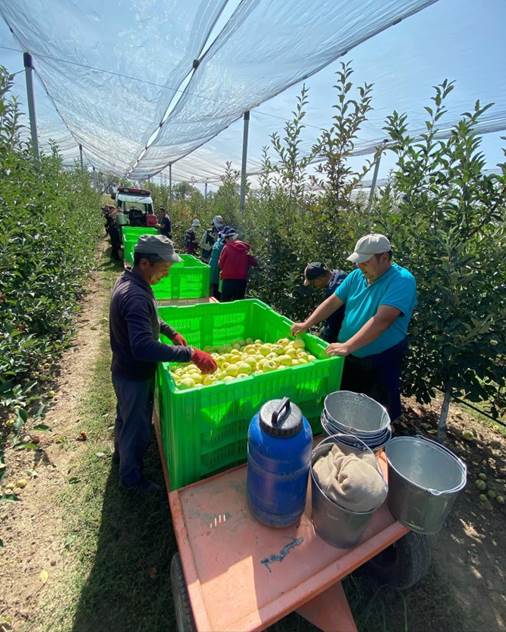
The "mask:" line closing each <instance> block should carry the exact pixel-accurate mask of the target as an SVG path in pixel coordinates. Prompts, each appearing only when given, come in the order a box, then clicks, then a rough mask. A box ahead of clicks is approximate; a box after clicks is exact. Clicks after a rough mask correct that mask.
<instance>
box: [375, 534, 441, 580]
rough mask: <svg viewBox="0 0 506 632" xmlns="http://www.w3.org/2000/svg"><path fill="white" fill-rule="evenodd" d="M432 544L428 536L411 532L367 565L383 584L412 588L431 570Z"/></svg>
mask: <svg viewBox="0 0 506 632" xmlns="http://www.w3.org/2000/svg"><path fill="white" fill-rule="evenodd" d="M430 560H431V553H430V544H429V540H428V538H427V537H426V536H424V535H421V534H419V533H414V532H413V531H411V532H410V533H408V534H407V535H405V536H404V537H403V538H401V539H400V540H398V541H397V542H395V543H394V544H392V545H391V546H389V547H388V548H386V549H385V550H384V551H382V552H381V553H380V554H379V555H376V557H373V558H372V560H370V561H369V562H367V564H365V566H364V569H365V570H367V571H369V572H370V573H372V574H373V575H374V576H375V577H376V578H377V579H378V580H379V581H380V582H381V583H382V584H388V585H389V586H393V587H394V588H401V589H406V588H411V586H414V585H415V584H416V583H417V582H419V581H420V580H421V579H422V577H424V576H425V574H426V573H427V571H428V570H429V566H430Z"/></svg>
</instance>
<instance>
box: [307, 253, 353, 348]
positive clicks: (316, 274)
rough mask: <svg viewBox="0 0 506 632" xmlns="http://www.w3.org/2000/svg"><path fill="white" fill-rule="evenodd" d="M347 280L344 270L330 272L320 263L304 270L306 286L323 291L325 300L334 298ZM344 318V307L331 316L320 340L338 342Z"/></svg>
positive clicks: (324, 326) (323, 328) (321, 333)
mask: <svg viewBox="0 0 506 632" xmlns="http://www.w3.org/2000/svg"><path fill="white" fill-rule="evenodd" d="M345 278H346V272H343V271H342V270H329V269H328V268H327V267H326V266H325V264H323V263H320V262H319V261H313V262H312V263H308V264H307V266H306V268H305V270H304V285H305V286H306V287H312V288H316V289H319V290H323V292H324V295H325V298H328V297H329V296H332V295H333V294H334V293H335V291H336V290H337V288H338V287H339V286H340V285H341V283H342V282H343V281H344V279H345ZM343 318H344V305H343V306H342V307H340V308H339V309H337V310H336V311H335V312H334V313H333V314H331V315H330V316H329V317H328V318H327V319H326V320H325V321H324V324H323V327H322V328H321V329H320V334H319V335H320V338H322V339H323V340H325V341H326V342H337V334H338V333H339V330H340V329H341V323H342V322H343Z"/></svg>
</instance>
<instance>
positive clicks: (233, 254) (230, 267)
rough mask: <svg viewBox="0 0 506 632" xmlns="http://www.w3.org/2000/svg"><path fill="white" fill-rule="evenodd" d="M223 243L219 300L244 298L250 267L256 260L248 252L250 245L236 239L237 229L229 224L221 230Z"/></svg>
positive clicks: (220, 262)
mask: <svg viewBox="0 0 506 632" xmlns="http://www.w3.org/2000/svg"><path fill="white" fill-rule="evenodd" d="M223 238H224V242H225V245H224V246H223V250H222V251H221V254H220V258H219V261H218V265H219V267H220V278H221V280H222V286H221V300H222V301H223V302H227V301H235V300H238V299H241V298H244V296H245V294H246V285H247V283H248V275H249V271H250V268H251V267H253V266H256V265H257V260H256V258H255V257H253V255H251V254H250V245H249V244H247V243H246V242H244V241H240V240H239V239H238V234H237V231H236V230H235V229H234V228H232V227H231V226H229V227H228V230H226V231H223Z"/></svg>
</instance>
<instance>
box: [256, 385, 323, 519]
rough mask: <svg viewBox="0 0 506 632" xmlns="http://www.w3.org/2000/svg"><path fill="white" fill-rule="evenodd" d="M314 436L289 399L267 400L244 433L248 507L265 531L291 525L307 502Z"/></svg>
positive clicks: (307, 423)
mask: <svg viewBox="0 0 506 632" xmlns="http://www.w3.org/2000/svg"><path fill="white" fill-rule="evenodd" d="M312 443H313V433H312V431H311V426H310V425H309V422H308V420H307V419H306V418H305V417H303V415H302V413H301V411H300V408H299V407H298V406H296V405H295V404H292V403H291V402H290V400H289V399H288V397H285V398H284V399H273V400H271V401H269V402H266V403H265V404H264V405H263V406H262V408H261V409H260V412H259V413H257V414H256V415H255V416H254V417H253V419H252V420H251V422H250V425H249V429H248V477H247V498H248V506H249V509H250V511H251V513H252V514H253V516H254V517H255V518H256V519H257V520H258V521H259V522H261V523H262V524H264V525H267V526H269V527H288V526H290V525H292V524H295V523H296V522H297V521H298V520H299V518H300V516H301V515H302V513H303V512H304V505H305V503H306V491H307V478H308V473H309V466H310V463H311V448H312Z"/></svg>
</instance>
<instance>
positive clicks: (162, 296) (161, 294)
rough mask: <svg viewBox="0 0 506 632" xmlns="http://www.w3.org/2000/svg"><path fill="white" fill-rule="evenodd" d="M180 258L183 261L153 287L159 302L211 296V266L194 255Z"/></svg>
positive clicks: (175, 265) (172, 267)
mask: <svg viewBox="0 0 506 632" xmlns="http://www.w3.org/2000/svg"><path fill="white" fill-rule="evenodd" d="M180 256H181V259H182V260H183V261H182V262H181V263H175V264H174V265H173V266H171V268H170V270H169V274H168V275H167V276H166V277H164V278H163V279H162V280H161V281H159V282H158V283H156V284H155V285H153V293H154V295H155V299H156V300H157V301H166V300H170V299H185V298H205V297H206V296H209V283H210V268H209V266H208V265H206V264H205V263H202V261H199V259H197V258H196V257H193V256H192V255H180Z"/></svg>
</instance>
